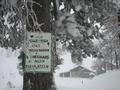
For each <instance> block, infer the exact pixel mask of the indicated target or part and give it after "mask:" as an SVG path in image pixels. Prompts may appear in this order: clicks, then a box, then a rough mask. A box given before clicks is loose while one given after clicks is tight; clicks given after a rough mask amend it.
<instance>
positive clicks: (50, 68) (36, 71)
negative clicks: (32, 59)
mask: <svg viewBox="0 0 120 90" xmlns="http://www.w3.org/2000/svg"><path fill="white" fill-rule="evenodd" d="M31 34H32V35H36V37H39V36H42V35H43V37H42V39H44V36H47V35H49V36H50V38H49V40H48V42H50V45H49V47H50V48H49V59H48V60H50V61H49V64H47V65H48V66H49V68H48V69H46V70H44V69H40V68H39V69H37V70H35V69H32V70H28V68H26V65H28V64H27V60H29V59H28V57H29V56H28V53H29V52H28V49H30V48H28V44H29V43H28V42H29V40H30V39H29V38H28V36H29V35H31ZM30 44H31V43H30ZM39 49H41V48H39ZM25 54H26V56H27V57H26V59H25V68H24V72H25V73H51V72H52V71H53V66H52V65H53V60H52V59H53V58H52V34H51V33H43V32H42V33H40V32H27V35H26V42H25ZM40 61H41V60H40ZM44 61H45V60H44ZM44 64H45V63H44ZM44 64H41V65H44ZM29 65H30V64H29ZM34 65H36V67H37V64H35V63H34ZM29 69H30V68H29Z"/></svg>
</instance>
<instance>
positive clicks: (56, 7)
mask: <svg viewBox="0 0 120 90" xmlns="http://www.w3.org/2000/svg"><path fill="white" fill-rule="evenodd" d="M28 32H32V33H35V32H37V33H51V35H52V37H51V39H52V40H51V42H52V43H51V59H52V66H51V68H52V69H51V72H49V73H44V72H42V73H38V72H37V73H36V72H32V73H30V72H29V73H27V72H25V68H26V67H25V64H26V59H27V55H26V48H27V47H25V44H26V42H27V39H26V37H27V33H28ZM13 54H14V55H13ZM68 54H69V55H68ZM62 56H64V57H62ZM5 58H7V59H5ZM65 58H66V59H65ZM85 60H87V61H86V63H88V62H92V65H91V67H90V68H89V69H88V68H87V67H84V65H86V63H85ZM65 62H66V64H65ZM69 62H70V63H69ZM71 63H72V64H73V65H71ZM83 64H84V65H83ZM7 65H8V66H9V65H10V66H14V69H15V70H16V72H18V76H16V77H17V79H18V78H19V79H18V81H17V79H16V80H13V82H14V83H15V82H18V86H19V88H18V87H17V86H15V84H14V83H13V82H12V81H11V80H12V79H11V80H8V81H7V79H6V77H5V74H4V73H3V72H5V70H6V72H11V71H9V68H7ZM62 65H65V66H67V67H68V68H69V70H66V71H65V68H64V69H63V71H62V72H60V73H59V75H58V76H59V77H58V76H57V77H56V76H55V74H56V72H58V71H59V69H61V67H62ZM4 66H6V67H4ZM14 69H13V70H14ZM82 70H83V71H82ZM119 70H120V1H119V0H0V81H3V82H4V80H6V81H5V85H6V86H7V88H5V87H2V86H4V85H3V84H4V83H1V82H0V90H90V88H92V90H119V89H120V86H119V85H118V83H119V82H120V80H119V78H120V71H119ZM79 73H80V74H79ZM81 73H82V74H81ZM2 74H3V76H2ZM87 74H88V75H87ZM11 75H14V76H15V75H16V74H15V72H13V73H12V72H11ZM77 75H78V76H77ZM109 75H111V76H109ZM14 76H13V77H14ZM76 76H77V78H76ZM66 77H67V78H66ZM70 77H71V78H70ZM78 77H79V78H78ZM83 77H84V78H83ZM86 77H87V79H86ZM112 77H113V78H112ZM8 78H11V77H8ZM69 78H70V79H69ZM94 78H95V79H94ZM101 78H103V81H102V80H101ZM106 78H108V79H109V78H111V79H110V81H108V82H107V80H106ZM116 78H117V79H116ZM97 80H98V82H99V83H98V82H97ZM111 80H112V81H113V83H110V82H111ZM65 81H66V82H65ZM71 81H73V82H74V83H75V84H74V83H72V82H71ZM100 81H101V82H100ZM104 81H105V82H107V84H105V85H106V86H105V87H103V86H104V84H101V85H103V86H101V87H98V88H97V87H94V86H93V85H96V86H99V85H100V83H103V82H104ZM70 82H71V83H70ZM91 82H92V83H93V84H90V83H91ZM20 83H22V84H21V85H20ZM61 83H63V84H61ZM65 83H66V84H67V83H70V85H68V87H67V88H65V87H66V85H65ZM78 83H80V84H78ZM109 84H110V85H111V86H110V85H109ZM62 85H63V86H62ZM89 85H91V86H89ZM72 86H73V87H72ZM69 87H70V88H69ZM74 87H75V88H74ZM85 87H86V88H85ZM108 87H109V88H108ZM105 88H106V89H105Z"/></svg>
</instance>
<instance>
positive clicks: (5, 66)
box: [0, 48, 120, 90]
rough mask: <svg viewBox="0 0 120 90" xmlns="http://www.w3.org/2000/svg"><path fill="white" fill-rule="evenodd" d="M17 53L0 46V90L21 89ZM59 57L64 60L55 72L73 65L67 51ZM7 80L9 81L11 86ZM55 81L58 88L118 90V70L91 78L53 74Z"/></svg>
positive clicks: (68, 89) (65, 89) (62, 89)
mask: <svg viewBox="0 0 120 90" xmlns="http://www.w3.org/2000/svg"><path fill="white" fill-rule="evenodd" d="M17 53H19V52H18V51H17V52H12V51H11V50H10V49H9V50H8V51H6V50H5V49H1V48H0V90H22V86H23V85H22V82H23V79H22V76H20V75H19V73H18V69H17V64H18V59H17V56H18V54H17ZM14 54H16V55H14ZM61 57H64V59H65V61H64V64H63V65H61V70H57V72H60V71H66V70H69V69H70V68H71V67H74V66H75V65H74V64H73V63H72V62H71V60H70V59H71V56H70V53H69V52H65V53H64V54H63V55H62V56H61ZM90 58H91V57H90ZM8 82H10V83H11V86H12V87H11V88H10V85H8ZM55 82H56V85H57V87H58V90H120V85H119V84H120V70H114V71H109V72H107V73H105V74H101V75H99V76H96V77H94V78H92V79H84V78H61V77H59V76H58V75H56V74H55Z"/></svg>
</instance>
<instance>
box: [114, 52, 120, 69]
mask: <svg viewBox="0 0 120 90" xmlns="http://www.w3.org/2000/svg"><path fill="white" fill-rule="evenodd" d="M115 62H116V69H119V65H118V56H117V51H115Z"/></svg>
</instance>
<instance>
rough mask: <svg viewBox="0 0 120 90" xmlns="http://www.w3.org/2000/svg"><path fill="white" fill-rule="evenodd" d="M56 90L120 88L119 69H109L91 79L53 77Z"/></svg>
mask: <svg viewBox="0 0 120 90" xmlns="http://www.w3.org/2000/svg"><path fill="white" fill-rule="evenodd" d="M55 81H56V84H57V87H58V90H120V85H119V84H120V71H111V72H108V73H106V74H102V75H100V76H96V77H95V78H93V79H83V78H60V77H56V78H55Z"/></svg>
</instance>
